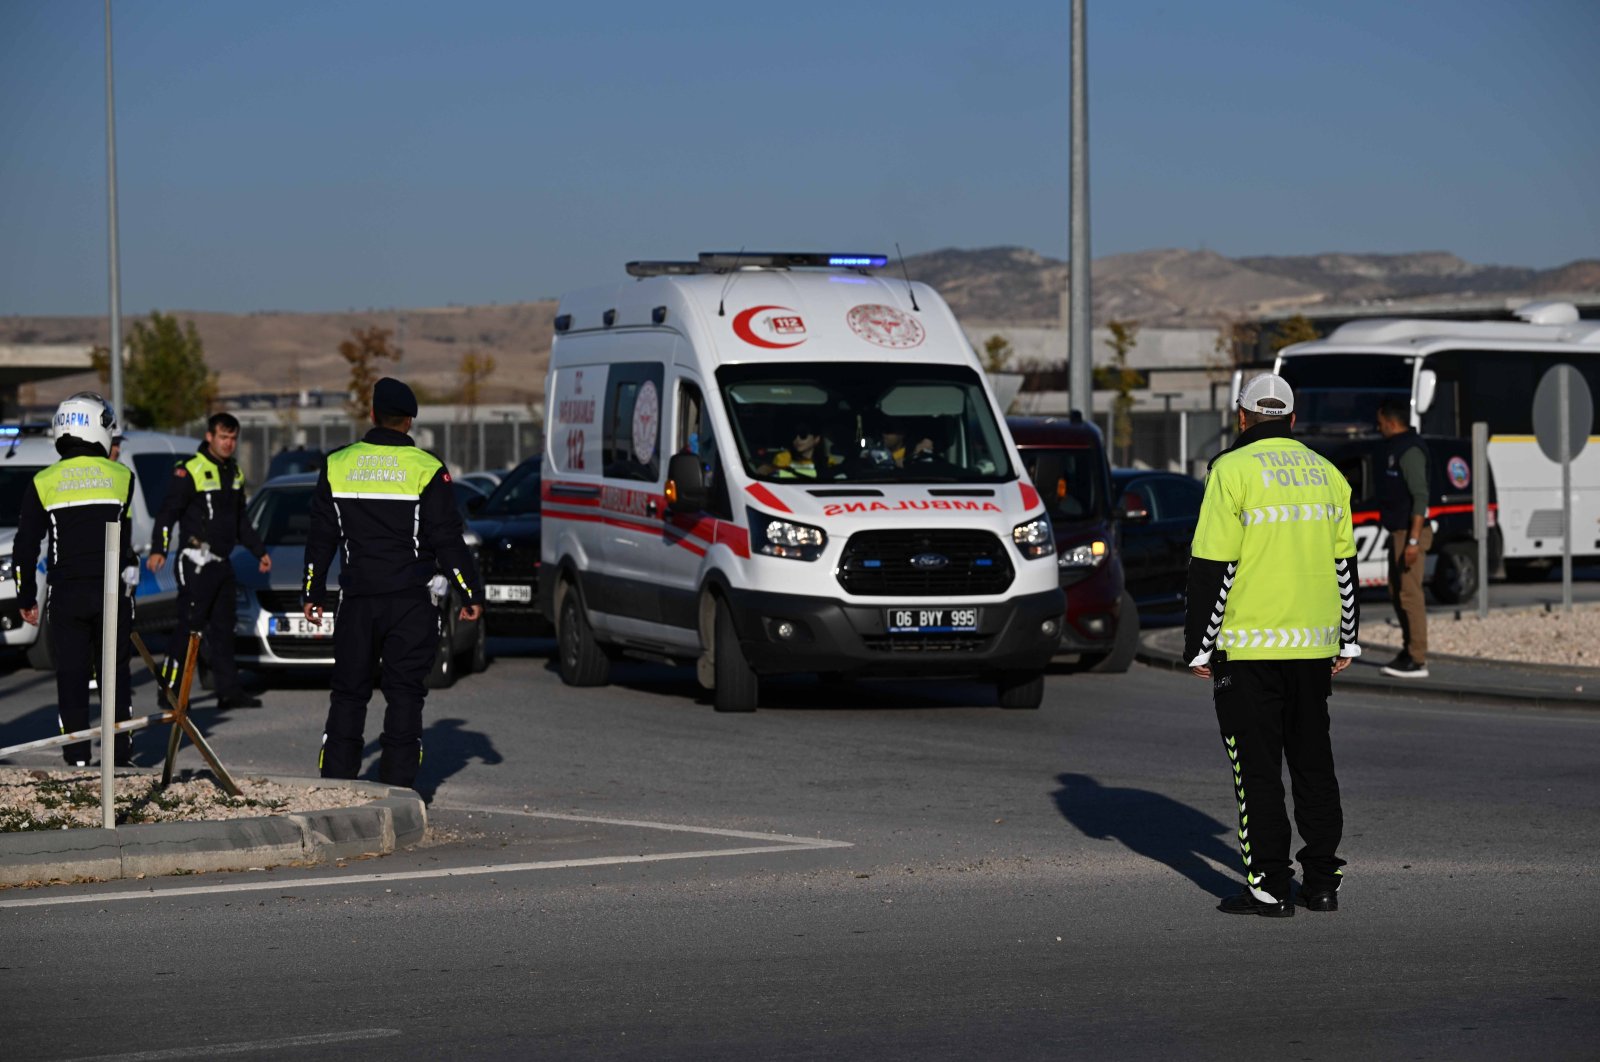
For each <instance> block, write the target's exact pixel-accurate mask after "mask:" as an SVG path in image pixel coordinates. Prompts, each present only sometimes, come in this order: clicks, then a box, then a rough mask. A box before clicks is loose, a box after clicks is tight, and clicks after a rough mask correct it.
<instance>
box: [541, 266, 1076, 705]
mask: <svg viewBox="0 0 1600 1062" xmlns="http://www.w3.org/2000/svg"><path fill="white" fill-rule="evenodd" d="M887 264H888V262H887V259H886V258H885V257H884V256H882V255H858V254H809V253H763V254H752V253H746V252H740V253H737V254H734V253H710V254H702V255H700V256H699V258H698V259H697V260H695V261H684V262H630V263H629V264H628V266H627V272H628V275H629V276H630V277H631V278H632V279H630V280H627V281H625V282H623V283H620V284H612V285H607V286H605V287H598V288H589V289H586V290H583V291H577V292H573V293H571V294H569V295H566V296H565V297H563V298H562V300H561V304H560V306H559V307H558V309H557V313H556V319H555V339H554V342H553V345H552V349H551V357H550V373H549V377H548V379H547V381H546V391H545V395H546V402H547V410H546V417H545V433H546V438H545V449H544V458H543V469H542V486H541V512H542V517H543V524H544V535H543V543H542V553H541V562H542V564H541V577H540V581H539V596H540V605H541V608H542V610H543V612H544V615H546V616H548V617H550V618H551V619H552V620H553V621H554V623H555V627H556V637H557V653H558V665H559V670H560V674H561V677H562V679H563V680H564V681H566V682H567V683H568V684H569V685H573V686H598V685H604V684H605V683H607V682H608V681H609V678H610V666H611V663H612V662H613V661H614V660H616V659H618V658H619V657H622V656H642V657H645V658H649V659H657V660H663V659H664V660H668V661H672V662H680V663H686V664H687V663H693V664H694V665H695V666H696V669H697V674H698V677H699V680H700V682H701V684H702V685H703V686H705V687H707V688H708V689H710V690H712V691H713V702H714V704H715V706H716V708H717V709H718V710H719V711H749V710H752V709H754V708H755V707H756V705H757V701H758V699H759V696H760V685H761V680H762V679H763V678H764V677H766V676H771V675H781V674H789V673H798V672H811V673H820V674H822V675H826V676H859V677H875V676H916V677H956V676H959V677H977V678H980V679H981V680H982V681H986V682H992V683H993V684H994V686H995V688H996V690H997V693H998V699H999V703H1000V704H1001V705H1002V706H1004V707H1009V708H1037V707H1038V706H1039V703H1040V701H1041V699H1042V697H1043V693H1044V671H1045V668H1046V666H1047V665H1048V663H1049V661H1050V658H1051V657H1052V656H1053V655H1054V654H1055V652H1056V651H1057V648H1058V646H1059V644H1060V641H1061V620H1062V615H1063V612H1064V609H1065V599H1064V597H1063V595H1062V591H1061V586H1060V581H1059V577H1058V573H1057V570H1056V558H1055V549H1056V547H1055V537H1054V534H1053V532H1052V528H1051V525H1050V519H1049V516H1048V514H1047V512H1046V508H1045V506H1044V504H1043V502H1042V500H1041V498H1040V496H1039V492H1038V491H1037V490H1036V489H1035V488H1034V487H1033V485H1032V484H1031V483H1030V482H1029V481H1028V479H1027V477H1026V475H1025V473H1024V465H1023V462H1022V460H1021V458H1020V456H1019V454H1018V452H1017V449H1016V446H1015V444H1014V443H1013V442H1012V439H1011V436H1010V434H1009V433H1008V431H1007V429H1006V424H1005V419H1004V417H1003V416H1002V415H1001V411H1000V410H998V409H997V408H996V404H995V400H994V395H993V394H992V392H991V391H990V389H989V386H988V383H987V382H986V380H985V378H984V375H983V373H982V371H981V370H980V367H979V363H978V360H977V356H976V354H975V353H974V351H973V349H972V346H971V344H970V343H969V342H968V341H967V338H966V336H965V335H964V334H963V333H962V331H961V328H960V327H959V326H958V325H957V323H956V319H955V316H954V315H953V314H952V313H951V311H950V308H949V307H948V306H946V305H945V303H944V301H943V300H942V299H941V298H940V297H939V296H938V294H937V293H935V292H934V291H933V290H932V289H931V288H929V287H927V286H925V285H922V284H913V283H911V282H910V281H902V280H901V279H899V278H894V277H890V276H887V275H884V274H883V272H882V271H883V269H884V267H885V266H886V265H887Z"/></svg>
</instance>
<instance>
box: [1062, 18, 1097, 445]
mask: <svg viewBox="0 0 1600 1062" xmlns="http://www.w3.org/2000/svg"><path fill="white" fill-rule="evenodd" d="M1083 5H1084V0H1072V145H1071V164H1070V165H1071V188H1070V191H1069V195H1070V203H1069V210H1068V221H1067V224H1068V226H1069V233H1068V236H1069V241H1070V249H1069V253H1068V268H1069V270H1070V273H1069V277H1068V281H1067V288H1068V291H1069V293H1070V297H1071V305H1070V308H1069V322H1068V327H1067V385H1068V389H1069V390H1070V391H1071V394H1070V396H1069V401H1070V403H1071V405H1072V406H1073V407H1075V408H1077V409H1081V410H1083V415H1084V416H1085V417H1086V418H1087V417H1092V416H1094V398H1093V395H1094V370H1093V365H1094V350H1093V348H1092V347H1091V345H1090V342H1091V336H1090V331H1091V317H1090V294H1089V268H1090V266H1089V75H1088V67H1087V64H1086V60H1085V58H1084V52H1085V47H1084V37H1085V35H1086V33H1087V29H1086V26H1085V20H1084V11H1083Z"/></svg>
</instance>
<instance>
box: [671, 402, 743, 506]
mask: <svg viewBox="0 0 1600 1062" xmlns="http://www.w3.org/2000/svg"><path fill="white" fill-rule="evenodd" d="M673 444H674V449H673V451H672V452H673V453H674V454H696V455H698V456H699V458H700V469H701V471H702V472H704V473H705V477H706V488H707V491H708V493H709V500H708V501H707V503H706V511H707V512H708V513H710V514H711V515H713V516H720V517H722V518H723V519H724V520H731V519H732V518H733V514H732V511H731V509H730V506H729V504H728V490H727V486H726V484H725V483H724V482H723V477H722V452H721V449H720V448H719V447H718V446H717V437H716V434H715V432H714V430H713V429H712V427H711V414H710V412H709V411H708V410H707V409H706V402H705V398H704V397H703V396H702V395H701V393H700V388H699V387H697V386H696V385H694V384H692V383H690V382H689V381H688V380H680V381H679V382H678V424H677V430H676V432H675V434H674V438H673Z"/></svg>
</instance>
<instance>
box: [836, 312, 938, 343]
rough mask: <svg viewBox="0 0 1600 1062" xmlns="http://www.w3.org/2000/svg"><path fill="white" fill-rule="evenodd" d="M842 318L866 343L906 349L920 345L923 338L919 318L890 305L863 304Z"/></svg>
mask: <svg viewBox="0 0 1600 1062" xmlns="http://www.w3.org/2000/svg"><path fill="white" fill-rule="evenodd" d="M845 320H846V321H848V322H849V324H850V331H852V332H854V333H855V334H856V335H858V336H860V337H861V338H862V339H865V340H866V341H867V342H868V343H875V344H877V345H878V346H880V347H888V348H889V349H890V350H910V349H911V348H912V347H919V346H921V345H922V341H923V340H924V339H925V338H927V332H926V331H925V330H924V329H923V327H922V322H921V321H919V320H917V319H916V318H915V317H912V316H911V315H910V314H908V313H904V312H902V311H900V310H897V309H895V308H894V307H893V306H878V305H875V304H872V303H865V304H863V305H861V306H857V307H854V308H853V309H851V311H850V313H849V314H848V315H847V316H846V318H845Z"/></svg>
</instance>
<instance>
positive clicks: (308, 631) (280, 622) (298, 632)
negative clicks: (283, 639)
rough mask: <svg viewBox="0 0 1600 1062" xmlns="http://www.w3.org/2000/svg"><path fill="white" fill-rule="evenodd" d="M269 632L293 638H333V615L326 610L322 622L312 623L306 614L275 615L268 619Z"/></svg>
mask: <svg viewBox="0 0 1600 1062" xmlns="http://www.w3.org/2000/svg"><path fill="white" fill-rule="evenodd" d="M267 633H268V634H271V635H277V634H282V635H288V636H289V637H291V638H331V637H332V636H333V616H332V615H330V614H328V613H326V612H324V613H323V614H322V622H321V623H312V622H311V621H310V620H308V619H306V618H305V617H304V616H273V617H272V619H270V620H268V621H267Z"/></svg>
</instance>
